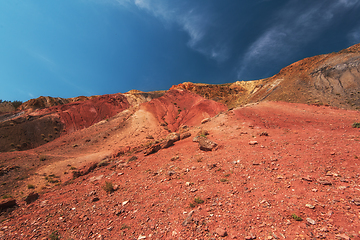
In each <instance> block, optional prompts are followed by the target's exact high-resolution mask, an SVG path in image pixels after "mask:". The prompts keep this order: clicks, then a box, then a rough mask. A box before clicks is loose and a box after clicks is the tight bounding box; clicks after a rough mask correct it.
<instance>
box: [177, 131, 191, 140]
mask: <svg viewBox="0 0 360 240" xmlns="http://www.w3.org/2000/svg"><path fill="white" fill-rule="evenodd" d="M189 137H191V133H189V132H185V133H182V134H180V140H183V139H185V138H189Z"/></svg>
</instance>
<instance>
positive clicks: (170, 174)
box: [168, 171, 176, 177]
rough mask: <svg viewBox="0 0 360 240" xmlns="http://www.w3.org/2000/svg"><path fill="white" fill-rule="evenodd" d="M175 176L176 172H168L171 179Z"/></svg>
mask: <svg viewBox="0 0 360 240" xmlns="http://www.w3.org/2000/svg"><path fill="white" fill-rule="evenodd" d="M175 174H176V172H174V171H169V172H168V175H169V177H171V176H172V175H175Z"/></svg>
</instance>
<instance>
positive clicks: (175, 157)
mask: <svg viewBox="0 0 360 240" xmlns="http://www.w3.org/2000/svg"><path fill="white" fill-rule="evenodd" d="M178 159H179V156H174V157H172V158H171V159H170V161H176V160H178Z"/></svg>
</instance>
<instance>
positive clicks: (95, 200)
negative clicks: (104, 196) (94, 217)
mask: <svg viewBox="0 0 360 240" xmlns="http://www.w3.org/2000/svg"><path fill="white" fill-rule="evenodd" d="M99 200H100V199H99V198H98V197H94V198H93V199H91V202H97V201H99Z"/></svg>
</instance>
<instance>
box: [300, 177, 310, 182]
mask: <svg viewBox="0 0 360 240" xmlns="http://www.w3.org/2000/svg"><path fill="white" fill-rule="evenodd" d="M301 179H302V180H305V181H308V182H312V181H313V179H312V177H310V176H306V177H302V178H301Z"/></svg>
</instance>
